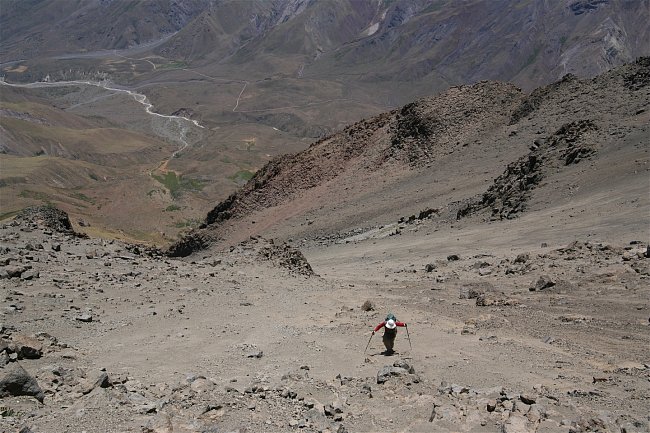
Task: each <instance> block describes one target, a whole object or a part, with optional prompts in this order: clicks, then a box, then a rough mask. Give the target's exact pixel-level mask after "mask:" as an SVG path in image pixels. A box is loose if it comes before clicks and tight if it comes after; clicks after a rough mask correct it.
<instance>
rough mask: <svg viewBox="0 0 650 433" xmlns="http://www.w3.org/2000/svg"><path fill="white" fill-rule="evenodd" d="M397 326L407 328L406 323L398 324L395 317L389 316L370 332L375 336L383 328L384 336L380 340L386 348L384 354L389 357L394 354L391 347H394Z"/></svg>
mask: <svg viewBox="0 0 650 433" xmlns="http://www.w3.org/2000/svg"><path fill="white" fill-rule="evenodd" d="M398 326H400V327H407V325H406V323H404V322H399V321H398V320H397V317H395V316H393V315H392V314H389V315H388V316H386V319H384V321H383V322H381V323H380V324H379V325H377V326H375V329H374V330H373V331H372V335H375V332H377V331H379V330H380V329H381V328H382V327H383V328H384V336H383V337H382V339H381V340H382V341H383V342H384V346H386V352H384V353H385V354H386V355H391V354H393V353H394V352H395V351H394V350H393V346H394V345H395V337H397V327H398ZM371 338H372V336H371Z"/></svg>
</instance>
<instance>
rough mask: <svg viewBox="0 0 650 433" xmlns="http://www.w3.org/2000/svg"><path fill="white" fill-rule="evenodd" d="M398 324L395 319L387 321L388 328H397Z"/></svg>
mask: <svg viewBox="0 0 650 433" xmlns="http://www.w3.org/2000/svg"><path fill="white" fill-rule="evenodd" d="M396 326H397V325H396V324H395V321H394V320H393V319H390V320H389V321H388V322H386V328H388V329H395V327H396Z"/></svg>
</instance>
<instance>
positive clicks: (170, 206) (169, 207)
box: [165, 204, 181, 212]
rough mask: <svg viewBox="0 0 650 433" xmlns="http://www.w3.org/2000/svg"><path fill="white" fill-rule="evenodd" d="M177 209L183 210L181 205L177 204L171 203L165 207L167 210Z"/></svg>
mask: <svg viewBox="0 0 650 433" xmlns="http://www.w3.org/2000/svg"><path fill="white" fill-rule="evenodd" d="M177 210H181V207H180V206H178V205H175V204H170V205H169V206H167V207H166V208H165V212H176V211H177Z"/></svg>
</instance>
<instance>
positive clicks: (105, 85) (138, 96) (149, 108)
mask: <svg viewBox="0 0 650 433" xmlns="http://www.w3.org/2000/svg"><path fill="white" fill-rule="evenodd" d="M0 84H2V85H4V86H10V87H21V88H28V89H33V88H43V87H66V86H79V85H86V86H95V87H101V88H102V89H105V90H108V91H111V92H114V93H123V94H127V95H129V96H131V97H132V98H133V99H134V100H135V101H136V102H138V103H140V104H142V105H143V106H144V110H145V112H146V113H147V114H149V115H151V116H154V117H159V118H162V119H167V120H171V121H176V122H178V126H179V127H180V131H179V133H178V140H179V141H180V143H181V144H182V145H181V147H180V148H179V149H177V150H176V151H175V152H174V153H172V155H171V156H170V157H169V158H168V159H167V160H166V161H163V163H162V164H161V165H160V167H163V168H166V166H167V163H168V162H169V160H171V159H172V158H174V157H175V156H176V155H177V154H178V153H180V152H182V151H183V150H185V149H186V148H187V146H189V143H188V142H187V132H188V129H187V126H188V125H189V124H192V125H194V126H196V127H198V128H202V129H205V127H204V126H203V125H201V124H200V123H199V122H198V121H196V120H194V119H190V118H187V117H185V116H176V115H168V114H160V113H156V112H155V111H153V104H152V103H151V102H149V99H148V98H147V96H146V95H144V94H142V93H138V92H134V91H133V90H129V89H123V88H120V87H113V86H111V84H110V82H108V81H85V80H73V81H53V82H47V81H38V82H35V83H27V84H16V83H7V82H5V81H2V80H0ZM183 124H185V125H183Z"/></svg>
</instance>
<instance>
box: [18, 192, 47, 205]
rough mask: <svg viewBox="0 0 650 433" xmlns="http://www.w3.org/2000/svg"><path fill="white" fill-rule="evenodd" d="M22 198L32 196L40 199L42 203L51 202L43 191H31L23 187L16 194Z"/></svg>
mask: <svg viewBox="0 0 650 433" xmlns="http://www.w3.org/2000/svg"><path fill="white" fill-rule="evenodd" d="M18 195H19V196H20V197H22V198H32V199H34V200H40V201H42V202H43V203H46V204H49V203H51V202H52V200H51V198H50V196H49V195H47V194H45V193H44V192H40V191H32V190H29V189H24V190H22V191H20V194H18Z"/></svg>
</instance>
